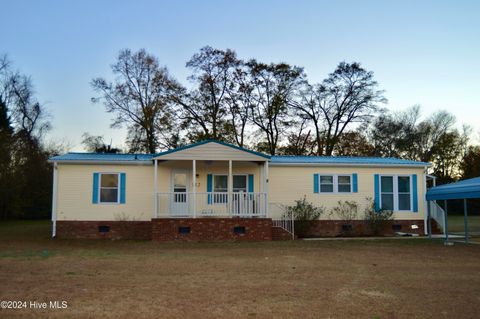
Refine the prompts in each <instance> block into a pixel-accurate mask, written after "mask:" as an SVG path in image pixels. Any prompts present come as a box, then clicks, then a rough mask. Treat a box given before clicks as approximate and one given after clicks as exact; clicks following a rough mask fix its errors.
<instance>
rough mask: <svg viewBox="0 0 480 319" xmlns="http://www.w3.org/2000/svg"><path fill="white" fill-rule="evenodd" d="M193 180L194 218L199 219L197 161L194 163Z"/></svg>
mask: <svg viewBox="0 0 480 319" xmlns="http://www.w3.org/2000/svg"><path fill="white" fill-rule="evenodd" d="M192 166H193V167H192V180H193V204H192V209H193V218H196V217H197V160H193V161H192Z"/></svg>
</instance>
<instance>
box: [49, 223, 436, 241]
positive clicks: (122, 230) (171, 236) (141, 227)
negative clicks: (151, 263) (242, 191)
mask: <svg viewBox="0 0 480 319" xmlns="http://www.w3.org/2000/svg"><path fill="white" fill-rule="evenodd" d="M296 223H298V222H296ZM309 223H310V227H309V229H308V230H307V231H306V232H305V233H303V234H302V233H301V229H300V228H301V227H299V225H296V227H295V234H296V235H298V236H299V237H342V236H344V237H349V236H371V235H372V233H371V231H370V230H369V229H368V227H367V225H366V223H365V221H362V220H357V221H352V222H351V223H350V225H351V226H345V225H348V224H349V223H346V222H345V221H341V220H316V221H311V222H309ZM411 225H417V226H418V228H417V229H412V228H411ZM423 225H424V221H423V220H394V221H391V222H389V223H388V224H387V225H386V226H385V227H384V229H383V232H382V234H381V235H383V236H393V235H394V234H395V232H404V233H416V234H419V235H423V234H424V228H423ZM432 228H433V233H434V234H438V233H440V231H439V227H438V225H437V224H436V222H435V221H434V220H432ZM57 237H58V238H67V239H68V238H70V239H72V238H79V239H80V238H87V239H100V238H106V239H137V240H155V241H222V240H247V241H248V240H250V241H251V240H259V241H260V240H289V239H291V235H290V234H289V233H288V232H286V231H284V230H283V229H281V228H279V227H273V226H272V220H271V219H269V218H158V219H152V221H57ZM296 237H297V236H296Z"/></svg>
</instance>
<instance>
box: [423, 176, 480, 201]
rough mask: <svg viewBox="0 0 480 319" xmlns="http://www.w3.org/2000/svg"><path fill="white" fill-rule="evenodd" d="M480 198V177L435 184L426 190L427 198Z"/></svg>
mask: <svg viewBox="0 0 480 319" xmlns="http://www.w3.org/2000/svg"><path fill="white" fill-rule="evenodd" d="M464 198H480V177H475V178H470V179H465V180H463V181H459V182H456V183H450V184H445V185H440V186H435V187H432V188H430V189H429V190H428V191H427V200H442V199H445V200H446V199H464Z"/></svg>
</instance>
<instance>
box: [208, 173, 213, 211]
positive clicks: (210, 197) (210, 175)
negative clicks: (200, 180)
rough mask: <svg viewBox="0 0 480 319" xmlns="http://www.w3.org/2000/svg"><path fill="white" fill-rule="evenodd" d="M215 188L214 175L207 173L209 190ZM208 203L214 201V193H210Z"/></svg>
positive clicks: (209, 191)
mask: <svg viewBox="0 0 480 319" xmlns="http://www.w3.org/2000/svg"><path fill="white" fill-rule="evenodd" d="M212 189H213V176H212V174H208V175H207V192H208V193H211V192H212ZM208 203H209V204H211V203H212V195H211V194H208Z"/></svg>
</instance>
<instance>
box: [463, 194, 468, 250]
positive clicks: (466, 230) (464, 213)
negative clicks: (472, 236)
mask: <svg viewBox="0 0 480 319" xmlns="http://www.w3.org/2000/svg"><path fill="white" fill-rule="evenodd" d="M463 215H464V216H463V222H464V224H465V243H467V244H468V212H467V199H466V198H464V199H463Z"/></svg>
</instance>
